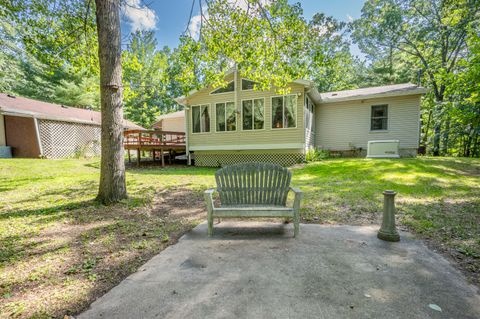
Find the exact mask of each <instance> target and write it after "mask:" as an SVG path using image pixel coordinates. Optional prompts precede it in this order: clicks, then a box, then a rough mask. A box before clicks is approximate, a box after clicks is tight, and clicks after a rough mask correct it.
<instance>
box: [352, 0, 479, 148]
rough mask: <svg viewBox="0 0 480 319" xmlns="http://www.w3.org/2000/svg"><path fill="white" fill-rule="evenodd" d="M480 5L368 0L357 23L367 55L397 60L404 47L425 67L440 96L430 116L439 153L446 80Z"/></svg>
mask: <svg viewBox="0 0 480 319" xmlns="http://www.w3.org/2000/svg"><path fill="white" fill-rule="evenodd" d="M479 7H480V4H479V2H478V1H476V0H427V1H424V0H409V1H403V0H368V1H367V2H366V3H365V4H364V6H363V8H362V16H361V18H360V19H358V20H356V21H355V22H354V23H353V29H354V32H353V36H354V39H355V40H356V42H357V43H358V44H359V45H360V47H361V48H362V50H363V51H364V52H366V53H367V54H369V55H375V54H376V55H380V56H382V57H386V58H389V59H394V57H395V51H400V52H402V53H404V54H405V56H407V57H409V58H411V59H412V61H413V62H414V63H415V65H416V66H418V68H420V67H421V68H422V70H423V74H424V78H425V79H426V81H427V83H428V86H429V87H431V89H432V94H433V96H434V100H435V107H434V108H432V110H431V112H433V114H429V116H428V118H431V119H433V120H434V122H435V125H434V141H433V154H434V155H439V154H440V137H441V128H442V123H443V121H444V112H443V107H444V101H445V93H446V89H447V85H448V82H447V79H448V78H449V75H451V74H453V73H454V72H455V69H456V66H457V62H458V60H459V59H460V58H461V57H462V55H464V54H465V48H466V46H465V37H466V30H467V29H468V26H469V25H470V24H471V23H473V22H474V21H476V20H477V19H478V13H479ZM390 65H391V66H393V62H392V63H390ZM445 123H446V126H447V127H448V126H449V124H448V123H449V120H448V118H446V119H445ZM447 131H448V130H447ZM427 134H428V132H427ZM427 134H426V135H427ZM444 143H447V144H448V135H447V136H445V138H444Z"/></svg>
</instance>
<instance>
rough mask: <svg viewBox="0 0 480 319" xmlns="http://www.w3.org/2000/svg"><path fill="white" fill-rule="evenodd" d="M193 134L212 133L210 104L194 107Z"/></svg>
mask: <svg viewBox="0 0 480 319" xmlns="http://www.w3.org/2000/svg"><path fill="white" fill-rule="evenodd" d="M192 132H193V133H205V132H210V112H209V105H208V104H204V105H196V106H192Z"/></svg>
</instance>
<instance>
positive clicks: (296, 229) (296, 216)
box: [293, 211, 300, 237]
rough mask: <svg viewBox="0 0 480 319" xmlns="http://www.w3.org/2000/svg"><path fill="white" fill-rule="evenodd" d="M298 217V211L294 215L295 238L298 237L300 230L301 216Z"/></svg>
mask: <svg viewBox="0 0 480 319" xmlns="http://www.w3.org/2000/svg"><path fill="white" fill-rule="evenodd" d="M298 215H299V214H298V211H296V212H295V214H294V215H293V237H297V236H298V232H299V230H300V216H298Z"/></svg>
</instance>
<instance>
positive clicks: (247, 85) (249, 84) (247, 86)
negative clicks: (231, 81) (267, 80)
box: [242, 79, 256, 91]
mask: <svg viewBox="0 0 480 319" xmlns="http://www.w3.org/2000/svg"><path fill="white" fill-rule="evenodd" d="M255 84H256V82H254V81H250V80H246V79H242V90H244V91H245V90H253V87H254V86H255Z"/></svg>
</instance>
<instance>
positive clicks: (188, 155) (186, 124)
mask: <svg viewBox="0 0 480 319" xmlns="http://www.w3.org/2000/svg"><path fill="white" fill-rule="evenodd" d="M189 110H190V108H189V107H188V103H185V106H184V111H185V121H183V122H184V126H185V154H186V155H187V165H189V166H190V165H192V158H191V156H190V150H189V147H188V146H189V145H188V114H187V111H189Z"/></svg>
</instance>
